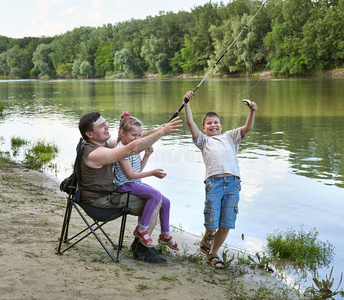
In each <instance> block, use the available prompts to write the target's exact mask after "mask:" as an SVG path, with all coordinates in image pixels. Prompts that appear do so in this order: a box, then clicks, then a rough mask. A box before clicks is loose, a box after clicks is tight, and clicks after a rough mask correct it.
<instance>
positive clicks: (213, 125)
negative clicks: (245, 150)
mask: <svg viewBox="0 0 344 300" xmlns="http://www.w3.org/2000/svg"><path fill="white" fill-rule="evenodd" d="M202 128H203V131H204V132H205V134H206V135H207V136H215V135H219V134H221V131H222V125H221V123H220V119H219V118H218V117H216V116H212V117H206V119H205V120H204V126H203V127H202Z"/></svg>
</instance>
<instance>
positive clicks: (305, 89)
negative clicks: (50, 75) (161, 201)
mask: <svg viewBox="0 0 344 300" xmlns="http://www.w3.org/2000/svg"><path fill="white" fill-rule="evenodd" d="M198 83H199V80H198V79H150V80H148V79H147V80H146V79H144V80H47V81H41V80H0V113H1V114H0V130H1V134H0V138H1V140H0V142H1V145H0V146H1V147H0V150H1V151H2V152H5V151H8V152H9V153H10V155H12V157H13V158H14V159H15V160H18V161H20V160H22V158H23V154H24V151H25V147H24V148H23V149H22V151H19V153H17V154H16V156H14V153H13V151H11V144H10V141H11V138H12V137H20V138H23V139H25V140H28V141H31V142H33V141H37V140H42V139H44V140H46V141H48V142H53V143H55V144H56V145H58V148H59V153H58V155H57V157H56V158H55V159H54V160H53V161H52V167H49V168H45V170H44V171H45V172H46V173H47V174H48V175H49V176H51V177H52V178H54V179H56V180H58V181H61V180H62V179H63V178H65V177H67V176H68V175H69V174H70V173H71V170H72V164H73V161H74V156H75V146H76V144H77V142H78V139H79V137H80V134H79V131H78V120H79V118H80V117H81V116H82V115H83V114H85V113H87V112H90V111H100V112H101V114H102V116H103V117H104V118H105V119H106V120H107V122H108V124H109V125H110V128H111V129H110V131H111V135H112V137H116V136H117V130H118V123H119V118H120V116H121V114H122V113H123V112H125V111H126V112H129V113H130V114H131V115H133V116H135V117H137V118H139V119H140V120H141V121H142V122H143V123H144V129H145V130H149V129H152V128H155V127H156V126H157V125H159V124H162V123H165V122H167V121H168V120H169V119H170V117H171V116H172V115H173V114H174V112H175V111H176V110H177V109H178V108H179V106H180V105H181V104H182V99H183V95H184V94H185V92H186V91H188V90H194V88H195V87H196V86H197V84H198ZM343 85H344V79H342V78H291V79H260V80H259V79H255V78H249V79H248V78H235V79H209V80H206V81H205V82H204V83H203V84H202V86H201V87H200V88H199V89H198V91H197V95H196V96H195V98H194V99H193V100H192V102H191V106H192V110H193V116H194V119H195V121H196V123H197V124H198V125H199V126H200V123H201V119H202V116H203V114H204V113H205V112H207V111H210V110H212V111H216V112H218V113H219V114H220V116H221V118H222V123H223V130H229V129H232V128H235V127H239V126H242V125H243V124H244V122H245V120H246V117H247V114H248V108H247V107H246V106H245V105H244V104H242V102H241V100H242V99H244V98H246V99H251V100H252V101H255V102H256V103H257V104H258V111H257V112H256V119H255V125H254V129H253V131H252V132H250V133H249V134H248V135H247V137H245V139H244V141H243V142H242V143H241V145H240V150H239V153H238V161H239V166H240V170H241V178H242V191H241V200H240V205H239V210H240V213H239V215H238V219H237V223H236V229H235V230H232V231H230V233H229V236H228V238H227V240H226V243H227V244H228V245H230V246H233V247H236V248H239V249H243V250H247V251H250V252H253V253H254V252H255V251H259V250H261V247H262V245H263V244H264V243H266V236H267V234H269V233H273V232H274V230H276V229H279V230H286V229H295V230H299V229H300V227H301V226H303V228H304V230H312V229H313V228H316V230H317V231H318V232H319V239H320V240H323V241H329V242H330V243H331V244H333V245H334V246H335V249H334V252H335V257H334V260H333V261H332V263H331V264H330V266H329V268H330V267H331V266H334V272H333V277H334V278H335V285H336V282H338V280H339V278H340V273H341V272H344V239H343V230H344V215H343V207H344V150H343V149H344V126H343V125H344V93H343ZM180 116H181V117H182V118H183V119H184V112H182V113H181V114H180ZM154 149H155V151H154V153H153V155H152V157H151V159H150V161H149V163H148V165H147V166H146V169H150V168H162V169H164V170H165V171H166V172H167V176H166V178H165V179H163V180H160V179H157V178H147V179H145V180H144V181H145V182H147V183H149V184H151V185H153V186H155V187H156V188H158V189H159V190H160V191H161V192H162V193H164V194H165V195H166V196H167V197H169V198H170V200H171V203H172V204H171V224H173V225H174V226H176V227H179V228H182V229H184V230H186V231H188V232H191V233H195V234H198V235H199V234H200V233H201V232H203V201H204V184H203V179H204V165H203V162H202V156H201V153H200V151H199V150H198V149H197V148H196V147H195V146H194V145H193V144H192V141H191V135H190V133H189V131H188V129H187V125H186V123H185V122H184V127H183V130H182V132H180V133H177V134H173V135H171V136H167V137H164V138H162V139H161V140H160V141H158V142H157V143H156V144H155V145H154ZM61 224H62V220H61ZM242 236H244V237H245V238H244V239H242ZM329 268H324V269H321V270H319V274H320V276H322V278H325V275H326V274H329ZM342 285H343V284H342Z"/></svg>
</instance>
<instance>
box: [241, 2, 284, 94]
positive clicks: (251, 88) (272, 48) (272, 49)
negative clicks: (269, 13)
mask: <svg viewBox="0 0 344 300" xmlns="http://www.w3.org/2000/svg"><path fill="white" fill-rule="evenodd" d="M284 4H285V1H283V5H282V8H281V11H280V13H279V15H278V17H277V19H276V22H275V25H274V27H275V26H276V25H277V22H278V20H279V18H280V16H281V14H282V11H283V8H284ZM273 51H274V41H273V39H272V42H271V55H270V58H269V59H268V62H267V63H266V65H265V68H264V70H263V72H261V74H264V72H265V71H266V69H267V68H268V65H269V63H270V60H271V58H272V53H273ZM261 80H262V77H261V76H260V77H259V80H258V81H257V82H256V83H255V85H253V86H252V87H250V88H249V89H247V90H245V91H243V92H241V93H239V94H238V95H237V96H236V97H237V98H239V96H240V95H242V94H244V93H247V92H249V91H251V90H253V89H254V88H255V87H256V86H257V85H258V83H259V82H260V81H261Z"/></svg>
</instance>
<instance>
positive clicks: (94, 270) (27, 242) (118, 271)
mask: <svg viewBox="0 0 344 300" xmlns="http://www.w3.org/2000/svg"><path fill="white" fill-rule="evenodd" d="M58 185H59V184H58V183H57V182H56V181H54V180H53V179H51V178H48V177H47V176H45V175H44V174H43V173H41V172H36V171H31V170H28V169H26V168H25V167H24V166H22V165H17V164H13V163H7V162H6V163H4V162H1V169H0V189H1V193H0V216H1V229H0V239H1V244H0V269H1V280H0V299H98V298H99V299H115V298H117V299H153V300H154V299H171V300H172V299H173V300H175V299H211V298H216V299H256V296H255V295H257V293H258V291H259V289H260V290H261V289H262V288H263V289H264V288H265V289H266V287H267V286H269V287H270V288H271V289H273V290H281V289H283V288H285V285H284V284H283V283H281V282H280V280H279V279H278V278H277V277H276V276H275V275H273V274H270V273H269V272H267V271H265V270H262V269H257V268H250V266H249V264H243V263H239V262H238V260H237V259H235V260H234V261H233V262H232V263H231V264H230V266H229V267H228V268H226V269H222V270H215V269H213V268H211V267H210V266H209V265H207V264H206V261H205V257H204V256H202V255H201V254H200V252H199V247H198V243H199V241H200V239H201V237H200V236H198V237H197V236H193V235H191V234H188V233H186V232H180V231H178V230H177V229H174V231H173V233H172V235H173V237H174V239H175V240H176V241H177V242H178V243H179V246H180V248H181V250H180V251H179V253H178V254H176V253H172V252H170V251H168V250H167V251H164V255H163V256H164V257H166V258H167V260H168V263H166V264H151V263H146V262H140V261H137V260H134V259H133V253H132V251H131V250H130V249H129V247H130V244H131V242H132V241H133V235H132V232H133V229H134V227H135V226H136V223H137V219H136V218H135V217H133V216H129V217H128V220H127V226H126V230H125V238H124V246H125V247H124V249H123V250H122V251H121V253H120V262H119V263H114V262H113V261H112V260H111V259H110V258H109V256H108V255H107V254H106V253H105V252H104V250H103V248H102V247H101V246H100V244H99V243H98V242H97V241H96V240H95V238H93V237H88V238H87V239H85V240H84V241H82V242H81V243H80V244H78V245H77V246H76V247H74V248H72V249H71V250H69V251H67V252H65V254H63V255H57V254H56V250H57V247H58V242H59V237H60V234H61V228H62V222H63V218H64V213H65V206H66V194H64V193H62V192H60V191H59V189H58ZM82 225H83V223H82V220H81V219H80V217H79V216H78V215H77V214H76V212H75V211H74V212H73V214H72V218H71V226H72V229H70V230H71V231H74V229H73V228H81V227H82ZM157 228H158V227H156V229H157ZM106 230H107V232H109V233H111V235H112V236H113V237H114V238H115V240H117V237H118V231H119V222H117V220H116V221H113V222H110V223H109V224H108V225H106ZM158 234H159V231H158V230H155V231H154V234H153V237H152V238H153V240H154V242H155V243H157V238H158ZM112 251H113V253H115V251H114V250H112ZM227 253H230V254H231V255H235V256H236V257H238V256H239V257H244V256H243V255H244V254H242V253H240V252H238V251H237V250H236V249H232V248H228V252H227ZM259 299H274V297H271V298H269V297H268V296H266V297H263V298H259Z"/></svg>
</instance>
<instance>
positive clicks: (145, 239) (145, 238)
mask: <svg viewBox="0 0 344 300" xmlns="http://www.w3.org/2000/svg"><path fill="white" fill-rule="evenodd" d="M137 227H138V226H136V228H135V230H134V235H135V236H136V237H137V238H139V240H140V243H141V244H142V245H144V246H146V247H148V248H150V247H154V244H153V240H152V239H151V238H150V237H149V235H148V231H147V230H146V231H143V232H140V231H139V230H138V228H137Z"/></svg>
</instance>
